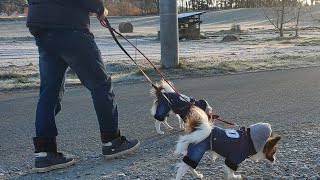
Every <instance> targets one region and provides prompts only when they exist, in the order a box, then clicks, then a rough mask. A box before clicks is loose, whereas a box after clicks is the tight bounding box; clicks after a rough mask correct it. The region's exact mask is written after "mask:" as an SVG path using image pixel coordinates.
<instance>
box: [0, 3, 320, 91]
mask: <svg viewBox="0 0 320 180" xmlns="http://www.w3.org/2000/svg"><path fill="white" fill-rule="evenodd" d="M312 11H313V15H314V16H315V15H318V14H320V13H319V12H320V10H319V7H314V9H313V10H312ZM201 19H202V21H203V23H202V25H201V33H202V34H203V36H205V37H207V38H206V39H200V40H181V41H180V43H179V56H180V65H179V67H177V68H173V69H164V68H161V62H160V59H161V47H160V41H158V40H156V39H157V32H158V30H159V16H147V17H110V19H109V20H110V22H111V24H112V26H113V27H115V28H116V27H117V26H118V24H119V23H120V22H123V21H129V22H131V23H132V24H133V26H134V32H133V33H130V34H124V35H125V36H126V37H127V38H128V39H129V40H130V41H131V42H132V43H133V44H136V45H137V47H138V48H139V49H140V50H141V51H142V52H143V53H144V54H145V55H146V56H147V57H148V58H149V59H150V60H151V61H152V62H153V63H155V65H156V66H157V67H159V68H160V69H161V71H162V72H163V74H164V75H165V76H166V77H168V78H184V77H198V76H214V75H216V74H228V73H241V72H251V71H254V72H255V71H265V70H275V69H289V68H299V67H309V66H319V65H320V59H319V56H320V31H319V28H318V26H320V24H318V22H315V21H313V20H312V18H311V17H310V14H308V13H307V14H304V15H303V17H302V20H301V28H300V29H299V30H300V31H299V36H298V37H294V35H295V32H294V30H293V29H292V28H291V27H290V28H287V29H286V30H285V37H284V38H279V37H278V32H277V31H276V30H274V29H273V27H272V26H271V25H270V24H269V23H268V21H267V20H266V19H265V17H264V16H263V14H262V12H261V11H260V10H259V9H235V10H225V11H215V12H207V13H205V14H204V15H203V16H202V17H201ZM91 20H92V21H91V22H92V23H91V24H92V25H91V30H92V32H93V33H94V35H95V37H96V42H97V45H98V46H99V48H100V50H101V53H102V57H103V59H104V62H105V65H106V69H107V71H108V73H110V75H111V76H112V79H113V81H114V82H126V81H142V80H145V79H144V77H143V75H142V73H141V72H139V69H138V68H137V67H136V66H135V65H134V63H133V62H131V60H130V59H129V58H128V57H127V56H126V55H125V54H124V53H123V52H122V51H121V50H120V49H119V47H118V46H117V45H116V43H115V42H114V41H113V39H112V38H111V36H110V34H109V32H108V30H107V29H104V28H103V27H102V26H101V25H100V24H99V23H98V22H97V21H96V20H95V19H94V18H92V19H91ZM233 23H238V24H240V25H241V28H242V31H241V32H233V31H231V30H230V27H231V25H232V24H233ZM230 34H232V35H235V36H237V37H238V39H239V41H236V42H222V41H221V40H222V38H223V37H224V36H225V35H230ZM119 40H120V42H121V43H122V44H123V46H124V47H125V48H126V50H127V51H128V52H129V53H130V54H131V56H132V57H133V58H134V59H135V60H136V61H137V63H138V64H139V65H140V66H141V67H142V69H144V70H145V71H146V73H147V74H148V75H149V76H150V77H152V78H153V79H155V80H159V76H158V75H157V74H156V73H155V72H154V71H153V69H152V68H151V67H150V65H149V63H148V62H147V61H146V60H145V59H144V58H143V57H142V56H141V55H139V54H138V52H137V51H136V50H135V49H133V48H132V47H130V45H129V44H128V43H126V42H125V41H124V40H121V38H120V39H119ZM66 77H67V79H66V83H67V84H68V85H73V84H79V83H80V82H79V80H78V79H77V77H76V75H75V73H73V72H72V71H70V70H68V72H67V76H66ZM0 84H1V85H0V90H3V89H11V88H25V87H28V88H31V87H37V86H39V72H38V52H37V47H36V45H35V42H34V40H33V38H32V36H31V35H30V34H29V32H28V30H27V29H26V28H25V22H24V21H3V22H1V23H0Z"/></svg>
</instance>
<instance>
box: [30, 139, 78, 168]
mask: <svg viewBox="0 0 320 180" xmlns="http://www.w3.org/2000/svg"><path fill="white" fill-rule="evenodd" d="M33 143H34V147H35V152H34V154H35V157H36V159H35V163H34V166H35V168H34V171H36V172H48V171H51V170H55V169H61V168H66V167H68V166H71V165H73V164H74V163H75V162H74V159H72V158H66V157H64V155H63V154H62V153H58V152H57V143H56V138H55V137H35V138H33Z"/></svg>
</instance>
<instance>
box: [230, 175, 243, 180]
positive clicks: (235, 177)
mask: <svg viewBox="0 0 320 180" xmlns="http://www.w3.org/2000/svg"><path fill="white" fill-rule="evenodd" d="M228 179H233V180H241V179H242V177H241V175H233V176H230V177H228Z"/></svg>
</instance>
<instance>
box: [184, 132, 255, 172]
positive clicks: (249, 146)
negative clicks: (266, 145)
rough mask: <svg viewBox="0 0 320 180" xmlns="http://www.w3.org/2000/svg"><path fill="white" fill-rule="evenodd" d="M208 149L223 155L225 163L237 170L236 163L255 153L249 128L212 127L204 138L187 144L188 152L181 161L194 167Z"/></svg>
mask: <svg viewBox="0 0 320 180" xmlns="http://www.w3.org/2000/svg"><path fill="white" fill-rule="evenodd" d="M210 146H211V147H210ZM210 149H211V150H212V151H215V152H216V153H218V154H219V155H220V156H223V157H225V158H226V160H225V164H226V165H227V166H228V167H229V168H230V169H232V170H234V171H236V170H237V168H238V164H240V163H241V162H242V161H244V160H245V159H246V158H248V157H250V156H251V155H254V154H256V153H257V152H256V151H255V149H254V146H253V142H252V140H251V137H250V128H248V129H247V130H245V128H241V129H239V130H233V129H222V128H219V127H214V128H213V129H212V130H211V135H210V136H208V137H207V138H206V139H205V140H203V141H201V142H199V143H197V144H190V145H189V147H188V154H187V155H186V156H185V157H184V158H183V162H185V163H186V164H188V165H189V166H190V167H192V168H193V169H195V168H196V167H197V166H198V163H199V162H200V160H201V158H202V157H203V155H204V153H205V152H206V151H208V150H210Z"/></svg>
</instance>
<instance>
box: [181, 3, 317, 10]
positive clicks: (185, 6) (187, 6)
mask: <svg viewBox="0 0 320 180" xmlns="http://www.w3.org/2000/svg"><path fill="white" fill-rule="evenodd" d="M282 1H285V5H291V4H297V3H299V2H304V3H305V5H311V6H313V5H317V4H319V3H320V0H310V2H308V1H307V0H178V4H179V5H180V11H190V10H208V9H235V8H260V7H262V6H264V5H265V4H268V6H277V5H278V4H279V3H282ZM308 3H309V4H308Z"/></svg>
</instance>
